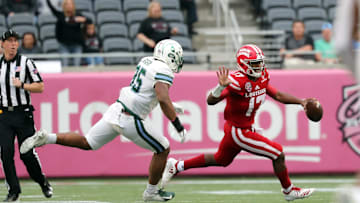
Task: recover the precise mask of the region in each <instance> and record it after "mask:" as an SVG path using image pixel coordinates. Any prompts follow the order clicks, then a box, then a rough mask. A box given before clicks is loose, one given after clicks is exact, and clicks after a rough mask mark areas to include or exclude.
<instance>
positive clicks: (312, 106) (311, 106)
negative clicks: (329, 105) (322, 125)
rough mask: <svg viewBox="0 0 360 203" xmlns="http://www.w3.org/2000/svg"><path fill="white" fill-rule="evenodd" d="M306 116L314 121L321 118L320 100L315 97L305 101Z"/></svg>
mask: <svg viewBox="0 0 360 203" xmlns="http://www.w3.org/2000/svg"><path fill="white" fill-rule="evenodd" d="M305 108H306V116H307V117H308V118H309V119H310V120H311V121H314V122H318V121H320V120H321V118H322V115H323V109H322V107H321V104H320V102H319V101H318V100H317V99H310V100H309V101H308V102H307V103H306V107H305Z"/></svg>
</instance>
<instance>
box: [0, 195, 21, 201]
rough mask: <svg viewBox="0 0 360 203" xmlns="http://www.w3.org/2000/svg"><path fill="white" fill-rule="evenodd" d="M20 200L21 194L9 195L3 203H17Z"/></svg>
mask: <svg viewBox="0 0 360 203" xmlns="http://www.w3.org/2000/svg"><path fill="white" fill-rule="evenodd" d="M18 199H19V194H8V195H7V197H6V199H4V201H3V202H16V201H17V200H18Z"/></svg>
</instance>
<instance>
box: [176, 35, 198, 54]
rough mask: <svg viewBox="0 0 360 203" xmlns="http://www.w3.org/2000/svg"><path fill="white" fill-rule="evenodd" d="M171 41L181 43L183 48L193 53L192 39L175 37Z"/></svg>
mask: <svg viewBox="0 0 360 203" xmlns="http://www.w3.org/2000/svg"><path fill="white" fill-rule="evenodd" d="M171 39H173V40H175V41H177V42H179V44H180V45H181V46H182V48H183V49H184V50H186V51H193V47H192V43H191V39H190V38H189V37H180V36H173V37H171Z"/></svg>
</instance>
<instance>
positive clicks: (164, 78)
mask: <svg viewBox="0 0 360 203" xmlns="http://www.w3.org/2000/svg"><path fill="white" fill-rule="evenodd" d="M154 79H155V83H157V82H163V83H166V84H169V85H170V86H171V85H172V84H173V80H174V77H172V76H171V75H169V74H166V73H161V72H157V73H156V74H155V76H154ZM155 83H154V84H155Z"/></svg>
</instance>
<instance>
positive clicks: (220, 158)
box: [214, 122, 283, 166]
mask: <svg viewBox="0 0 360 203" xmlns="http://www.w3.org/2000/svg"><path fill="white" fill-rule="evenodd" d="M224 133H225V135H224V137H223V139H222V140H221V143H220V145H219V148H218V151H217V152H216V154H215V155H214V156H215V160H216V162H217V163H218V164H221V165H222V166H227V165H229V164H230V163H231V162H232V161H233V159H234V158H235V156H236V155H237V154H238V153H239V152H240V151H241V150H245V151H247V152H249V153H252V154H256V155H259V156H265V157H268V158H270V159H272V160H276V159H277V158H278V156H279V155H280V154H281V153H282V151H283V149H282V146H281V145H280V144H278V143H276V142H273V141H271V140H269V139H268V138H266V137H264V136H262V135H260V134H259V133H257V132H255V131H254V130H253V129H251V128H249V129H242V128H236V127H235V126H232V125H231V124H230V123H228V122H226V123H225V126H224Z"/></svg>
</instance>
